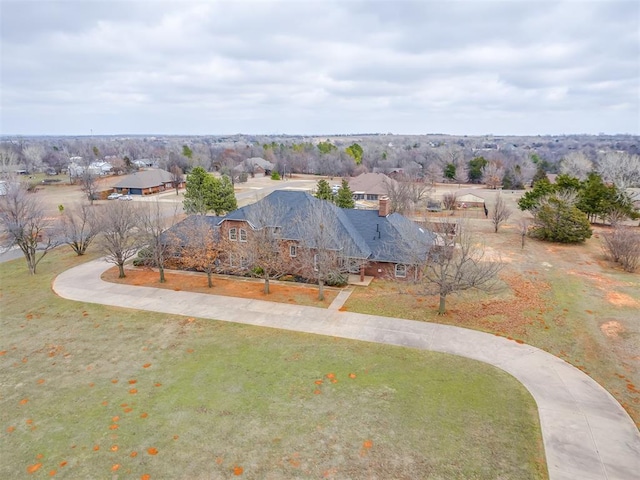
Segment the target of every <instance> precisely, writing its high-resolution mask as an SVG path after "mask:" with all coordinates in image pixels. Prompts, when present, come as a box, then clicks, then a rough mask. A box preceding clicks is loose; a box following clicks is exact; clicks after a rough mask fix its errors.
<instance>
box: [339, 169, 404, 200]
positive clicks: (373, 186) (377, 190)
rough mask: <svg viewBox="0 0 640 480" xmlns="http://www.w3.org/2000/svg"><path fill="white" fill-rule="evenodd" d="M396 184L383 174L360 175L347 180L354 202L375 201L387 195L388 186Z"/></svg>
mask: <svg viewBox="0 0 640 480" xmlns="http://www.w3.org/2000/svg"><path fill="white" fill-rule="evenodd" d="M396 183H397V182H396V181H395V180H394V179H392V178H390V177H388V176H387V175H385V174H384V173H362V174H360V175H358V176H357V177H353V178H350V179H349V188H350V189H351V191H352V192H353V198H354V199H355V200H371V201H377V200H378V199H379V198H380V197H382V196H384V195H387V194H388V185H389V184H392V185H394V184H396Z"/></svg>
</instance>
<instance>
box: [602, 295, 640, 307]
mask: <svg viewBox="0 0 640 480" xmlns="http://www.w3.org/2000/svg"><path fill="white" fill-rule="evenodd" d="M607 301H608V302H609V303H611V304H613V305H616V306H618V307H633V308H640V302H639V301H638V300H636V299H634V298H633V297H631V296H629V295H626V294H624V293H619V292H607Z"/></svg>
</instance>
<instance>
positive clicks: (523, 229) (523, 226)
mask: <svg viewBox="0 0 640 480" xmlns="http://www.w3.org/2000/svg"><path fill="white" fill-rule="evenodd" d="M530 224H531V219H530V218H527V217H523V218H521V219H520V220H518V227H519V229H520V238H521V244H520V248H521V249H523V248H524V242H525V240H526V238H527V234H528V233H529V225H530Z"/></svg>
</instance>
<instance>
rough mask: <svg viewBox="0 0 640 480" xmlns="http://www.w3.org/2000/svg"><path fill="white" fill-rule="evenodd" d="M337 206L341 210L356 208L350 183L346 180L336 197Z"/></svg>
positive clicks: (343, 180)
mask: <svg viewBox="0 0 640 480" xmlns="http://www.w3.org/2000/svg"><path fill="white" fill-rule="evenodd" d="M336 205H337V206H339V207H340V208H354V207H355V206H356V202H355V201H354V200H353V192H352V191H351V189H350V188H349V182H347V180H345V179H344V178H343V179H342V185H341V186H340V188H339V189H338V193H337V195H336Z"/></svg>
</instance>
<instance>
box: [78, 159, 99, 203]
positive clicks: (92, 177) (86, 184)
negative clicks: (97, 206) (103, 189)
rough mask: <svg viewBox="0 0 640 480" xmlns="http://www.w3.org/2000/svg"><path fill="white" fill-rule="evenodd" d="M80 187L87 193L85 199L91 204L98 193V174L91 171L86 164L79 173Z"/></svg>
mask: <svg viewBox="0 0 640 480" xmlns="http://www.w3.org/2000/svg"><path fill="white" fill-rule="evenodd" d="M80 188H81V189H82V191H83V192H84V193H86V194H87V199H88V200H89V202H91V205H93V201H94V200H95V199H96V195H97V193H98V176H97V175H96V174H94V173H93V172H91V171H90V170H89V167H87V166H85V167H84V170H82V173H81V174H80Z"/></svg>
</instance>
